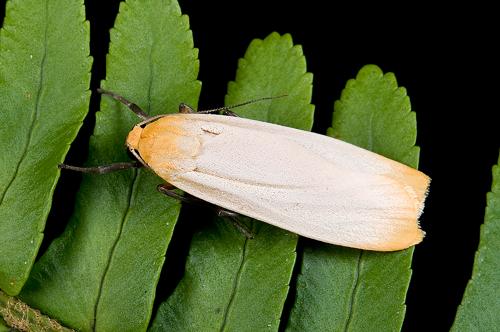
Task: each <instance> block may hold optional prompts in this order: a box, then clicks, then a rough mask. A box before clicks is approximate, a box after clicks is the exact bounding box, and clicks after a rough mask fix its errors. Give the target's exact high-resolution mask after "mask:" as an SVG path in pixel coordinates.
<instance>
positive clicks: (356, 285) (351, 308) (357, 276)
mask: <svg viewBox="0 0 500 332" xmlns="http://www.w3.org/2000/svg"><path fill="white" fill-rule="evenodd" d="M363 252H364V250H359V254H358V259H357V262H356V270H355V271H354V287H353V289H352V293H351V298H350V302H349V313H348V315H347V319H346V323H345V327H344V331H345V332H347V331H349V328H350V326H351V322H352V316H353V311H354V302H355V300H356V295H357V294H358V288H359V281H360V271H361V260H362V256H363Z"/></svg>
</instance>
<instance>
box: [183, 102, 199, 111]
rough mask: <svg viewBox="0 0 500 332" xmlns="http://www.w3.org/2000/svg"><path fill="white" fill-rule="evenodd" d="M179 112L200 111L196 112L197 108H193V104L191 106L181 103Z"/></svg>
mask: <svg viewBox="0 0 500 332" xmlns="http://www.w3.org/2000/svg"><path fill="white" fill-rule="evenodd" d="M179 113H183V114H194V113H198V112H196V110H195V109H194V108H192V107H191V106H189V105H188V104H184V103H180V104H179Z"/></svg>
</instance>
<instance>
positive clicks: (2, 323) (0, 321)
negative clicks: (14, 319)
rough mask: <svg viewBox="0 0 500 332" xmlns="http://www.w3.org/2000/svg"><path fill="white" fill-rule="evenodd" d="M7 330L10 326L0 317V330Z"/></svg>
mask: <svg viewBox="0 0 500 332" xmlns="http://www.w3.org/2000/svg"><path fill="white" fill-rule="evenodd" d="M9 331H10V327H9V326H8V325H7V323H6V322H5V321H4V320H3V319H2V318H0V332H9Z"/></svg>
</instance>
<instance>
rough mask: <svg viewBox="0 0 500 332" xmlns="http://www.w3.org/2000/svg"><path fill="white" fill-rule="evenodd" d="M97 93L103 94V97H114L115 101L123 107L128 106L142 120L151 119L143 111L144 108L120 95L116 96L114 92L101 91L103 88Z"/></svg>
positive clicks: (98, 89)
mask: <svg viewBox="0 0 500 332" xmlns="http://www.w3.org/2000/svg"><path fill="white" fill-rule="evenodd" d="M97 92H99V93H101V94H103V95H108V96H110V97H112V98H113V99H115V100H118V101H119V102H120V103H122V104H123V105H125V106H127V107H128V108H129V109H130V110H131V111H132V112H134V113H135V114H136V115H137V116H138V117H140V118H141V119H142V120H147V119H149V115H147V114H146V112H144V111H143V110H142V108H140V107H139V106H137V105H136V104H134V103H133V102H131V101H128V100H127V99H125V98H124V97H122V96H120V95H118V94H116V93H114V92H112V91H108V90H104V89H101V88H97Z"/></svg>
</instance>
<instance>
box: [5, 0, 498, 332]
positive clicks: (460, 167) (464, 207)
mask: <svg viewBox="0 0 500 332" xmlns="http://www.w3.org/2000/svg"><path fill="white" fill-rule="evenodd" d="M1 3H2V6H1V7H2V10H3V8H4V3H5V1H1ZM118 3H119V1H118V0H113V1H110V0H107V1H96V0H87V1H86V4H87V18H88V19H89V20H90V21H91V40H92V43H91V52H92V55H93V56H94V67H93V78H92V88H93V89H94V90H95V88H96V87H97V86H98V84H99V81H100V80H101V79H103V78H104V77H105V66H104V64H105V55H106V53H107V45H108V42H109V29H110V28H111V27H112V26H113V22H114V18H115V17H116V14H117V12H118ZM180 5H181V8H182V11H183V12H184V13H185V14H188V15H189V17H190V22H191V29H192V30H193V35H194V41H195V47H197V48H199V50H200V53H199V58H200V62H201V66H200V75H199V79H200V80H201V81H202V82H203V88H202V93H201V100H200V103H199V105H200V108H210V107H215V106H220V105H222V104H223V100H224V94H225V91H226V87H227V82H228V81H230V80H233V79H234V75H235V70H236V67H237V60H238V58H240V57H242V56H243V55H244V52H245V50H246V47H247V46H248V44H249V42H250V41H251V40H252V39H253V38H265V37H266V36H267V35H268V34H269V33H271V32H273V31H277V32H279V33H281V34H283V33H291V34H292V37H293V39H294V42H295V43H297V44H301V45H302V46H303V50H304V53H305V56H306V59H307V64H308V70H309V71H310V72H312V73H313V74H314V91H313V104H315V105H316V113H315V125H314V127H313V131H315V132H319V133H325V131H326V128H327V127H328V126H329V125H330V123H331V113H332V108H333V103H334V101H335V100H337V99H338V98H339V96H340V92H341V90H342V88H343V87H344V85H345V83H346V81H347V80H348V79H350V78H353V77H354V76H355V75H356V73H357V71H358V70H359V69H360V68H361V67H362V66H363V65H365V64H368V63H373V64H377V65H378V66H380V67H381V68H382V70H383V71H384V72H394V73H395V74H396V77H397V79H398V83H399V84H400V85H401V86H404V87H406V88H407V91H408V95H409V96H410V99H411V102H412V108H413V110H414V111H416V113H417V124H418V139H417V144H418V145H419V146H420V147H421V158H420V168H421V170H423V171H424V172H425V173H427V174H428V175H430V176H431V178H432V179H433V182H432V184H431V191H430V195H429V198H428V200H427V207H426V209H425V213H424V215H423V218H422V221H421V224H422V227H423V228H424V230H425V231H426V232H427V236H426V238H425V240H424V242H423V243H422V244H420V245H418V246H417V248H416V250H415V254H414V259H413V277H412V281H411V284H410V289H409V292H408V297H407V314H406V319H405V323H404V331H423V330H426V331H446V330H448V329H449V327H450V326H451V324H452V321H453V318H454V316H455V312H456V307H457V306H458V304H459V303H460V300H461V298H462V294H463V291H464V289H465V286H466V283H467V280H468V279H469V278H470V275H471V272H472V263H473V259H474V253H475V250H476V249H477V245H478V241H479V227H480V225H481V223H482V221H483V216H484V207H485V202H486V200H485V197H486V192H487V191H489V188H490V185H491V166H492V165H493V164H494V163H496V160H497V157H498V153H499V148H500V131H499V128H500V122H499V121H498V120H499V116H498V113H499V110H498V108H499V104H498V101H497V99H498V98H497V96H498V92H497V90H498V87H499V83H498V82H499V81H498V78H497V77H498V68H497V67H496V63H495V59H499V56H498V55H499V54H498V51H494V50H493V48H494V46H495V44H496V46H498V44H499V42H498V40H499V39H498V33H496V35H497V36H496V38H494V36H495V33H494V31H497V32H498V31H500V29H499V27H498V23H496V22H494V21H493V20H492V18H491V17H490V14H489V13H493V12H494V11H493V10H492V9H491V8H479V7H474V8H468V7H457V5H455V6H454V7H447V8H436V7H430V6H429V7H425V6H422V5H421V6H418V5H414V6H406V7H401V6H396V7H387V8H382V7H379V6H368V7H366V6H365V5H363V4H361V3H356V4H353V6H351V7H347V6H345V5H339V4H335V3H330V2H328V1H323V2H319V1H318V2H316V1H309V2H306V3H302V4H297V5H294V4H292V3H291V2H285V1H272V2H271V1H251V2H239V1H229V0H224V1H187V0H185V1H182V0H180ZM1 17H2V18H3V13H2V15H1ZM495 29H496V30H495ZM91 103H92V112H95V110H96V109H97V106H98V97H97V98H96V96H93V97H92V102H91ZM93 124H94V116H93V114H90V115H89V117H88V118H87V119H86V122H85V124H84V127H83V128H82V131H81V133H80V134H79V136H78V139H77V141H76V142H75V143H74V144H73V146H72V148H71V151H70V153H69V155H68V158H67V160H68V162H70V163H73V164H82V163H83V162H84V160H85V158H86V153H87V144H88V138H89V135H90V134H91V132H92V128H93ZM79 179H80V178H79V176H77V175H70V174H64V173H63V175H62V177H61V180H60V182H59V185H58V187H57V189H56V193H55V199H56V201H57V199H58V198H62V197H64V196H68V195H72V194H70V193H73V192H74V191H76V190H77V188H78V184H79ZM66 200H67V199H66ZM71 205H72V204H68V206H66V207H64V206H57V205H56V206H54V208H53V211H52V212H51V215H50V217H49V222H48V225H47V236H46V241H44V245H43V248H42V251H43V250H44V248H46V246H47V245H48V243H49V241H48V240H49V239H50V238H51V237H53V236H55V235H57V234H59V233H60V232H61V231H62V229H63V226H64V225H62V226H61V225H59V226H56V222H55V220H59V221H60V220H67V218H68V216H69V215H70V214H71V207H70V206H71ZM183 213H184V212H183ZM188 215H189V212H188ZM184 219H187V217H186V216H185V215H184V216H183V218H182V219H181V224H180V225H179V226H178V227H179V228H180V230H179V231H177V230H176V233H177V232H181V233H182V232H183V231H186V229H187V228H188V227H186V226H185V225H184V226H183V224H182V222H183V221H186V222H189V221H188V220H184ZM51 220H53V221H54V222H51ZM59 224H60V223H59ZM184 224H185V223H184ZM174 239H175V237H174ZM181 242H182V241H181ZM172 245H173V248H174V249H175V248H177V249H179V250H181V251H184V252H185V251H187V246H188V241H187V240H186V241H184V242H183V243H175V242H174V243H173V244H172ZM169 259H170V260H171V261H172V264H177V265H179V267H180V270H182V266H183V261H182V260H176V259H175V258H172V257H170V258H169ZM387 268H390V267H387ZM179 277H180V276H175V277H174V279H178V278H179ZM162 278H164V279H168V278H169V277H165V276H162ZM169 291H170V290H163V291H162V292H164V293H165V292H166V293H168V292H169ZM492 291H493V290H492ZM496 291H498V290H496Z"/></svg>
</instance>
